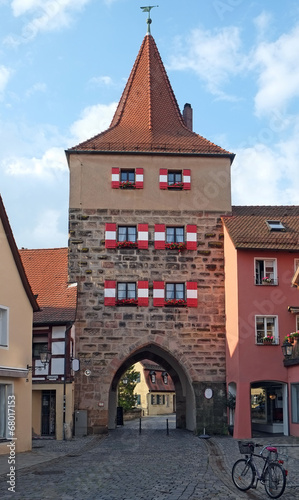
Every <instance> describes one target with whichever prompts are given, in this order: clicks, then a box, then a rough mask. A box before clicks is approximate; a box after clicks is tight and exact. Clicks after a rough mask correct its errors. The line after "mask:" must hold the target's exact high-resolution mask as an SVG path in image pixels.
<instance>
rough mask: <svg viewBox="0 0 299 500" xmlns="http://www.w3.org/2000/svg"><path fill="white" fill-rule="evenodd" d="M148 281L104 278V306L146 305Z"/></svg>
mask: <svg viewBox="0 0 299 500" xmlns="http://www.w3.org/2000/svg"><path fill="white" fill-rule="evenodd" d="M148 289H149V287H148V281H141V280H140V281H138V282H137V283H135V282H119V283H117V282H116V281H114V280H105V283H104V305H105V306H131V305H132V306H135V305H136V306H137V305H138V306H140V307H143V306H145V307H147V306H148Z"/></svg>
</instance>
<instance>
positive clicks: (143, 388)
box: [134, 360, 175, 416]
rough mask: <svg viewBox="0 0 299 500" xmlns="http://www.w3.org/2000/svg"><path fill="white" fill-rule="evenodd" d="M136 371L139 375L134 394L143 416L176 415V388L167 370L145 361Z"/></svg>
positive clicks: (136, 367) (137, 364) (139, 364)
mask: <svg viewBox="0 0 299 500" xmlns="http://www.w3.org/2000/svg"><path fill="white" fill-rule="evenodd" d="M134 370H135V371H136V372H138V373H139V377H138V382H137V385H136V387H135V389H134V394H135V395H136V397H137V402H136V406H137V408H139V409H141V410H142V416H145V415H150V416H153V415H166V414H169V413H174V412H175V387H174V383H173V381H172V379H171V377H170V376H169V374H168V373H167V372H166V371H165V369H164V368H162V367H161V366H159V365H158V364H157V363H154V362H153V361H150V360H143V361H141V362H139V363H136V364H135V365H134Z"/></svg>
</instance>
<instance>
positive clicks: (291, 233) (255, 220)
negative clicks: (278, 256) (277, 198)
mask: <svg viewBox="0 0 299 500" xmlns="http://www.w3.org/2000/svg"><path fill="white" fill-rule="evenodd" d="M222 220H223V223H224V225H225V226H226V228H227V230H228V233H229V235H230V237H231V240H232V242H233V244H234V246H235V247H236V248H248V249H249V248H251V249H258V248H260V249H264V250H272V249H273V250H293V251H297V252H298V251H299V207H297V206H239V207H236V206H235V207H232V215H231V216H225V217H223V218H222ZM271 220H272V221H280V222H281V223H282V225H283V226H284V229H283V230H281V231H278V230H270V228H269V225H268V224H267V221H271Z"/></svg>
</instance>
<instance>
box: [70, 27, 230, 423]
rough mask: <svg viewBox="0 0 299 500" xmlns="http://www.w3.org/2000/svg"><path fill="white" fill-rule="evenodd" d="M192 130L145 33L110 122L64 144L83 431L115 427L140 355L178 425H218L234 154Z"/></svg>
mask: <svg viewBox="0 0 299 500" xmlns="http://www.w3.org/2000/svg"><path fill="white" fill-rule="evenodd" d="M191 127H192V109H191V106H190V104H186V105H185V109H184V112H183V115H182V114H181V112H180V110H179V107H178V104H177V102H176V98H175V95H174V93H173V91H172V88H171V86H170V83H169V80H168V77H167V74H166V71H165V68H164V66H163V63H162V60H161V58H160V54H159V52H158V49H157V46H156V44H155V41H154V39H153V37H152V35H151V34H149V33H148V34H147V35H146V36H145V38H144V40H143V42H142V45H141V48H140V51H139V53H138V56H137V59H136V61H135V64H134V66H133V69H132V71H131V74H130V77H129V80H128V82H127V85H126V87H125V90H124V92H123V94H122V97H121V99H120V102H119V105H118V108H117V110H116V112H115V115H114V118H113V120H112V123H111V125H110V127H109V128H108V130H106V131H105V132H103V133H101V134H99V135H97V136H95V137H93V138H92V139H90V140H88V141H85V142H83V143H81V144H79V145H78V146H75V147H73V148H71V149H69V150H68V151H67V158H68V164H69V168H70V210H69V217H70V220H69V226H70V240H69V277H70V281H74V282H77V283H78V307H77V319H76V356H77V357H78V358H79V359H80V361H81V370H80V372H79V373H78V374H77V375H76V382H75V384H76V385H75V408H76V409H78V410H87V414H88V432H90V433H97V432H103V431H105V430H107V429H108V427H113V426H114V425H115V420H114V419H115V411H116V393H117V384H118V382H119V379H120V376H121V374H122V373H123V372H124V370H125V369H126V368H127V367H129V366H130V365H131V364H132V363H133V362H135V361H138V360H141V359H145V358H147V359H153V360H155V361H157V362H158V363H159V364H161V365H162V366H165V368H166V369H167V371H169V373H170V374H171V376H172V378H173V380H174V382H175V386H176V397H177V405H176V406H177V425H178V426H179V427H186V428H187V429H190V430H192V431H199V432H202V431H203V429H204V428H206V431H207V432H209V433H221V432H223V431H224V430H226V428H227V420H226V414H227V409H226V396H225V316H224V259H223V230H222V224H221V220H220V217H221V215H223V214H225V213H226V214H228V213H230V211H231V202H230V166H231V162H232V160H233V157H234V155H233V154H231V153H229V152H227V151H225V150H224V149H222V148H220V147H219V146H216V145H215V144H213V143H211V142H209V141H208V140H206V139H204V138H203V137H201V136H199V135H197V134H195V133H194V132H193V131H192V129H191ZM206 389H208V391H207V390H206Z"/></svg>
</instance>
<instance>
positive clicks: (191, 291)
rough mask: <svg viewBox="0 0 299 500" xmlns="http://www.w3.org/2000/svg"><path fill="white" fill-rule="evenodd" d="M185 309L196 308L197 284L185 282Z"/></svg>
mask: <svg viewBox="0 0 299 500" xmlns="http://www.w3.org/2000/svg"><path fill="white" fill-rule="evenodd" d="M186 289H187V307H197V282H194V281H187V283H186Z"/></svg>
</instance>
